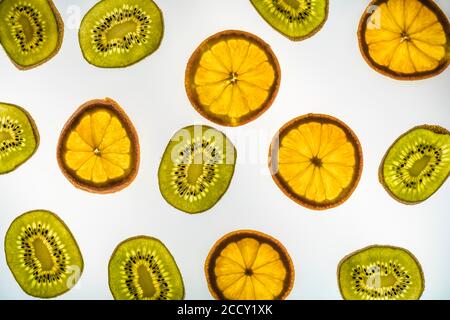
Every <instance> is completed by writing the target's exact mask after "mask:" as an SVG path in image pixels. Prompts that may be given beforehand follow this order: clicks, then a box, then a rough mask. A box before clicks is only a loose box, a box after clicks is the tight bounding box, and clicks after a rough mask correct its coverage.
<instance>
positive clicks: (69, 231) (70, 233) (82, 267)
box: [3, 209, 84, 299]
mask: <svg viewBox="0 0 450 320" xmlns="http://www.w3.org/2000/svg"><path fill="white" fill-rule="evenodd" d="M35 211H46V212H50V213H51V214H52V215H53V216H54V217H55V218H57V219H58V220H59V222H60V223H61V224H62V225H63V226H64V227H65V228H66V231H67V233H68V234H69V235H70V236H71V237H72V239H74V240H75V237H74V236H73V234H72V231H71V230H70V229H69V227H68V226H67V225H66V223H65V222H64V220H62V219H61V218H60V217H59V216H58V215H57V214H55V213H53V212H52V211H48V210H46V209H34V210H30V211H27V212H25V213H23V214H21V215H20V216H18V217H16V218H15V219H14V220H13V221H12V222H11V225H12V224H13V223H14V222H16V221H17V220H18V219H19V218H20V217H22V216H23V215H26V214H28V213H31V212H35ZM75 243H76V245H77V248H78V251H80V248H79V247H78V243H77V242H76V241H75ZM3 248H4V253H5V256H7V252H6V237H5V239H4V242H3ZM80 259H81V266H79V267H80V274H79V276H81V275H82V274H83V270H84V260H83V256H82V255H80ZM7 265H8V268H9V270H10V271H11V274H12V275H13V277H14V280H15V281H16V282H17V284H18V285H19V286H20V288H21V289H22V290H23V291H24V292H25V293H27V294H28V295H30V296H32V297H35V298H39V299H42V297H39V296H36V295H33V294H30V293H28V292H27V290H26V289H27V288H24V287H23V286H22V285H21V284H20V282H19V281H18V279H17V278H16V275H15V274H14V272H13V270H12V269H11V267H10V266H9V264H8V263H7ZM69 290H70V288H67V290H66V291H64V292H61V293H58V294H55V295H52V296H48V297H45V299H50V298H55V297H58V296H60V295H62V294H64V293H66V292H67V291H69Z"/></svg>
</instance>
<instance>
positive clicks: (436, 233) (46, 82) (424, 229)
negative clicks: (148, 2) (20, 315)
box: [0, 0, 450, 299]
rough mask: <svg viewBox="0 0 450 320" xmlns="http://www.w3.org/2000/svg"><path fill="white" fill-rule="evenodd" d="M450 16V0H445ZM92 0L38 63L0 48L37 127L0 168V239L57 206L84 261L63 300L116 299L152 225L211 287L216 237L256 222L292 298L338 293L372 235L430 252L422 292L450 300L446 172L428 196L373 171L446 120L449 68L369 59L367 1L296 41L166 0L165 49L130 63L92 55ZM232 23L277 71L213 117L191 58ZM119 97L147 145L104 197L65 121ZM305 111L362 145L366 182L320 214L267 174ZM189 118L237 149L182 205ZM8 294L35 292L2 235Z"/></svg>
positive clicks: (190, 292) (229, 14)
mask: <svg viewBox="0 0 450 320" xmlns="http://www.w3.org/2000/svg"><path fill="white" fill-rule="evenodd" d="M437 2H438V3H439V4H440V6H441V7H442V9H443V10H444V11H445V12H446V14H447V16H448V15H449V13H450V3H449V1H445V0H441V1H437ZM94 3H96V1H94V0H83V1H75V0H57V1H56V4H57V7H58V9H59V10H60V12H61V14H62V16H63V19H64V21H65V23H66V32H65V37H64V43H63V46H62V49H61V51H60V52H59V54H58V55H57V56H56V57H55V58H53V59H52V60H50V61H49V62H48V63H46V64H45V65H43V66H40V67H38V68H36V69H33V70H30V71H19V70H16V69H15V67H14V66H13V65H12V63H11V62H10V61H9V60H8V58H7V57H6V55H5V54H4V53H3V51H1V52H0V74H1V76H0V101H3V102H9V103H14V104H18V105H21V106H23V107H25V108H26V109H27V110H28V111H29V112H30V113H31V114H32V116H33V117H34V119H35V121H36V123H37V125H38V128H39V131H40V135H41V145H40V147H39V149H38V151H37V153H36V154H35V155H34V156H33V157H32V158H31V159H30V160H29V161H28V162H27V163H25V164H24V165H23V166H22V167H20V168H19V169H18V170H16V171H14V172H12V173H10V174H7V175H3V176H0V238H3V237H4V235H5V233H6V230H7V228H8V226H9V224H10V223H11V222H12V220H13V219H14V218H15V217H17V216H18V215H20V214H21V213H23V212H25V211H28V210H32V209H38V208H42V209H48V210H51V211H53V212H55V213H57V214H58V215H59V216H60V217H61V218H62V219H63V220H64V221H65V222H66V223H67V225H68V226H69V227H70V229H71V231H72V232H73V234H74V235H75V237H76V240H77V241H78V244H79V246H80V248H81V250H82V253H83V256H84V260H85V270H84V274H83V275H82V278H81V279H80V281H79V284H78V286H77V287H75V288H73V289H72V290H71V291H70V292H68V293H67V294H65V295H63V296H61V297H60V298H61V299H111V298H112V296H111V294H110V292H109V289H108V273H107V265H108V261H109V257H110V255H111V253H112V252H113V250H114V248H115V246H116V245H117V244H118V243H119V242H120V241H122V240H124V239H126V238H128V237H131V236H135V235H139V234H146V235H151V236H155V237H157V238H159V239H161V240H162V241H163V242H164V243H165V244H166V245H167V247H168V248H169V249H170V250H171V252H172V254H173V255H174V257H175V259H176V261H177V262H178V265H179V267H180V269H181V272H182V274H183V277H184V282H185V286H186V298H187V299H210V298H211V296H210V294H209V292H208V289H207V284H206V281H205V277H204V273H203V264H204V260H205V258H206V256H207V254H208V252H209V249H210V248H211V246H212V245H213V244H214V242H215V241H216V240H217V239H218V238H219V237H221V236H222V235H224V234H225V233H228V232H230V231H233V230H236V229H241V228H250V229H256V230H260V231H263V232H265V233H268V234H270V235H272V236H274V237H276V238H278V239H279V240H280V241H281V242H282V243H283V244H284V245H285V246H286V248H287V249H288V251H289V253H290V254H291V257H292V259H293V261H294V264H295V268H296V281H295V286H294V289H293V290H292V293H291V295H290V297H289V298H290V299H340V298H341V297H340V294H339V290H338V287H337V281H336V267H337V265H338V262H339V261H340V259H341V258H342V257H344V256H345V255H346V254H348V253H350V252H352V251H354V250H357V249H359V248H361V247H364V246H367V245H371V244H391V245H396V246H402V247H405V248H407V249H409V250H410V251H412V252H413V253H414V254H415V255H416V256H417V258H418V259H419V260H420V262H421V263H422V266H423V269H424V273H425V278H426V289H425V292H424V295H423V298H424V299H449V298H450V273H449V270H450V233H449V225H450V210H449V205H450V183H449V182H447V183H446V184H445V185H443V186H442V187H441V188H440V190H439V191H438V192H437V193H436V194H435V195H433V196H432V197H431V198H430V199H428V200H427V201H426V202H425V203H422V204H419V205H415V206H406V205H403V204H400V203H398V202H396V201H394V200H393V199H392V198H390V196H389V195H388V194H387V193H386V192H385V191H384V189H383V188H382V186H381V185H380V184H379V183H378V178H377V169H378V165H379V163H380V160H381V158H382V157H383V155H384V153H385V151H386V149H387V148H388V147H389V146H390V145H391V143H392V142H393V141H394V140H395V139H396V138H397V137H398V136H399V135H400V134H402V133H403V132H405V131H407V130H408V129H410V128H411V127H413V126H415V125H420V124H424V123H428V124H439V125H441V126H444V127H446V128H447V129H448V128H450V103H449V101H450V91H449V87H450V86H449V85H450V70H447V71H445V72H444V73H443V74H441V75H439V76H437V77H435V78H432V79H428V80H424V81H418V82H401V81H395V80H391V79H389V78H387V77H384V76H382V75H380V74H378V73H377V72H375V71H373V70H372V69H371V68H369V66H368V65H367V64H366V63H365V61H364V60H363V58H362V57H361V54H360V52H359V49H358V43H357V37H356V30H357V26H358V22H359V18H360V16H361V14H362V13H363V11H364V9H365V7H366V5H367V4H368V1H358V0H352V1H331V5H330V13H329V19H328V21H327V23H326V24H325V26H324V28H323V29H322V30H321V31H320V32H319V33H318V34H317V35H315V36H314V37H312V38H311V39H308V40H306V41H303V42H291V41H289V40H288V39H286V38H284V37H283V36H281V35H280V34H279V33H277V32H276V31H274V30H273V29H272V28H271V27H270V26H269V25H268V24H266V23H265V22H264V20H263V19H262V18H261V17H260V16H259V15H258V13H257V12H256V11H255V9H254V8H253V7H252V6H251V4H250V2H249V1H247V0H227V1H219V0H189V1H183V0H159V1H157V3H158V5H159V6H160V8H161V9H162V11H163V12H164V18H165V36H164V39H163V42H162V45H161V47H160V49H159V50H158V51H157V52H155V53H154V54H153V55H152V56H150V57H148V58H147V59H145V60H143V61H141V62H140V63H138V64H136V65H134V66H131V67H129V68H125V69H118V70H112V69H111V70H109V69H99V68H95V67H93V66H91V65H89V64H88V63H87V62H86V61H85V60H84V59H83V57H82V55H81V52H80V49H79V47H78V39H77V32H78V31H77V29H76V28H77V26H78V24H79V19H78V18H77V15H76V14H75V16H74V15H73V13H74V12H75V13H76V11H77V10H79V12H80V15H81V16H83V15H84V13H85V12H87V10H88V9H89V8H90V7H91V6H92V5H93V4H94ZM225 29H242V30H245V31H249V32H252V33H254V34H256V35H258V36H260V37H261V38H263V39H264V40H265V41H266V42H268V43H269V44H270V45H271V46H272V48H273V50H274V52H275V54H276V55H277V56H278V59H279V61H280V65H281V70H282V81H281V87H280V91H279V93H278V96H277V98H276V99H275V102H274V104H273V105H272V107H271V108H270V109H269V110H268V111H267V112H266V113H265V114H264V115H263V116H261V117H260V118H258V119H257V120H255V121H253V122H251V123H249V124H247V125H245V126H243V127H239V128H231V129H227V128H223V127H220V126H217V125H215V124H212V123H209V122H208V121H207V120H206V119H204V118H202V117H201V116H200V115H199V114H197V112H196V111H195V110H194V109H193V108H192V107H191V105H190V104H189V101H188V99H187V97H186V94H185V90H184V71H185V66H186V62H187V60H188V58H189V56H190V55H191V53H192V52H193V51H194V49H195V48H196V47H197V45H198V44H199V43H200V42H201V41H202V40H203V39H205V38H206V37H208V36H210V35H212V34H214V33H216V32H218V31H222V30H225ZM103 97H111V98H113V99H115V100H116V101H117V102H119V104H121V105H122V107H123V108H124V109H125V110H126V112H127V113H128V115H129V116H130V118H131V119H132V121H133V122H134V124H135V126H136V129H137V131H138V134H139V139H140V144H141V167H140V170H139V174H138V176H137V178H136V180H135V181H134V183H133V184H131V186H129V187H128V188H127V189H125V190H123V191H121V192H119V193H117V194H111V195H95V194H90V193H87V192H84V191H81V190H78V189H76V188H74V187H73V186H72V185H71V184H70V183H69V182H68V181H67V180H66V178H65V177H64V176H63V175H62V173H61V172H60V170H59V168H58V165H57V162H56V144H57V140H58V136H59V133H60V131H61V129H62V127H63V125H64V123H65V122H66V120H67V119H68V118H69V117H70V115H71V114H72V113H73V112H74V111H75V109H76V108H78V106H80V105H81V104H83V103H84V102H85V101H87V100H90V99H93V98H103ZM309 112H316V113H326V114H330V115H333V116H336V117H338V118H340V119H341V120H343V121H344V122H345V123H347V124H348V125H349V126H350V127H351V128H352V129H353V130H354V131H355V133H356V134H357V135H358V137H359V139H360V141H361V144H362V148H363V152H364V170H363V174H362V178H361V181H360V183H359V186H358V187H357V189H356V191H355V192H354V193H353V195H352V196H351V197H350V199H349V200H348V201H347V202H345V203H344V204H342V205H341V206H339V207H337V208H334V209H331V210H327V211H324V212H315V211H312V210H308V209H306V208H303V207H301V206H299V205H297V204H296V203H294V202H293V201H291V200H290V199H288V198H287V197H286V196H285V195H284V194H283V193H282V192H281V191H280V190H279V189H278V188H277V186H276V185H275V183H274V182H273V181H272V179H271V177H270V175H269V174H268V168H267V164H266V160H267V159H266V158H267V151H268V148H269V144H270V140H271V138H272V136H273V135H274V134H275V132H276V131H277V129H279V128H280V127H281V126H282V125H283V124H284V123H285V122H287V121H289V120H290V119H292V118H294V117H296V116H299V115H302V114H305V113H309ZM193 123H199V124H209V125H213V126H214V127H216V128H219V129H222V130H225V132H227V134H229V137H230V138H231V139H232V141H233V142H234V143H235V144H236V146H237V149H238V159H239V161H240V163H239V165H238V166H237V168H236V171H235V175H234V178H233V181H232V183H231V185H230V188H229V190H228V191H227V193H226V194H225V196H224V197H223V198H222V200H221V201H220V202H219V203H218V204H217V205H216V206H215V207H214V208H213V209H211V210H209V211H208V212H206V213H203V214H199V215H192V216H190V215H187V214H184V213H182V212H180V211H177V210H176V209H174V208H172V207H171V206H170V205H168V204H167V203H166V202H165V201H164V199H163V198H162V197H161V195H160V193H159V190H158V181H157V170H158V165H159V161H160V157H161V155H162V153H163V151H164V149H165V146H166V144H167V142H168V140H169V139H170V137H171V135H172V134H173V133H174V132H175V131H176V130H178V129H180V128H181V127H183V126H186V125H190V124H193ZM0 298H3V299H26V298H29V297H28V296H27V295H26V294H25V293H24V292H23V291H22V290H21V289H20V288H19V286H18V285H17V283H16V282H15V281H14V279H13V277H12V274H11V273H10V271H9V269H8V267H7V265H6V262H5V257H4V250H3V240H2V241H0Z"/></svg>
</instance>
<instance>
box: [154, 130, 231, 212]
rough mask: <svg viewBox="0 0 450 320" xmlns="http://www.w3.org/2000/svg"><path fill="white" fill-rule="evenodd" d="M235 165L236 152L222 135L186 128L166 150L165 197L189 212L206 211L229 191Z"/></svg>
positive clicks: (161, 178) (161, 169) (163, 164)
mask: <svg viewBox="0 0 450 320" xmlns="http://www.w3.org/2000/svg"><path fill="white" fill-rule="evenodd" d="M235 163H236V149H235V147H234V145H233V144H232V142H231V141H230V140H229V139H228V138H227V137H226V136H225V135H224V134H223V133H222V132H220V131H217V130H215V129H214V128H211V127H208V126H202V125H193V126H189V127H185V128H183V129H181V130H179V131H178V132H176V133H175V134H174V136H173V137H172V139H171V140H170V142H169V144H168V145H167V147H166V150H165V151H164V154H163V157H162V160H161V163H160V166H159V170H158V180H159V188H160V191H161V194H162V196H163V197H164V199H165V200H166V201H167V202H168V203H169V204H170V205H172V206H173V207H175V208H177V209H179V210H181V211H184V212H186V213H200V212H203V211H206V210H208V209H210V208H211V207H213V206H214V205H215V204H216V203H217V202H218V201H219V200H220V198H221V197H222V196H223V195H224V193H225V192H226V191H227V189H228V187H229V185H230V183H231V179H232V178H233V174H234V167H235Z"/></svg>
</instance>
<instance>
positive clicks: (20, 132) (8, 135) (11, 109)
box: [0, 102, 39, 174]
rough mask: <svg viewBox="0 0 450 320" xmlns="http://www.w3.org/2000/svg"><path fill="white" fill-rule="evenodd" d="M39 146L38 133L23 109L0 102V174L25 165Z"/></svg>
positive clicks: (32, 121)
mask: <svg viewBox="0 0 450 320" xmlns="http://www.w3.org/2000/svg"><path fill="white" fill-rule="evenodd" d="M38 146H39V132H38V130H37V127H36V124H35V123H34V120H33V118H32V117H31V115H30V114H29V113H28V112H27V111H26V110H25V109H23V108H21V107H19V106H16V105H12V104H9V103H1V102H0V174H4V173H8V172H11V171H14V170H15V169H17V168H18V167H19V166H20V165H22V164H23V163H25V162H26V161H27V160H28V159H30V158H31V156H32V155H33V154H34V153H35V152H36V150H37V148H38Z"/></svg>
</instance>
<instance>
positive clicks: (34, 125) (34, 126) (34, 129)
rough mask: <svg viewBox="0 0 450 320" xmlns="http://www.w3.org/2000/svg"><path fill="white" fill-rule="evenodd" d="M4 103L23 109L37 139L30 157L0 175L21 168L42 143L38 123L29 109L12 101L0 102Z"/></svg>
mask: <svg viewBox="0 0 450 320" xmlns="http://www.w3.org/2000/svg"><path fill="white" fill-rule="evenodd" d="M2 103H3V104H6V105H11V106H13V107H15V108H17V109H19V110H20V111H22V112H23V113H24V114H25V115H26V116H27V118H28V121H29V122H30V125H31V128H32V129H33V135H34V137H35V140H36V147H35V148H34V151H33V153H32V154H31V155H30V156H29V157H28V159H27V160H26V161H24V162H22V163H20V164H19V165H17V166H16V167H14V168H13V169H11V170H9V171H6V172H1V173H0V175H2V174H7V173H10V172H12V171H14V170H16V169H17V168H19V167H20V166H21V165H23V164H24V163H25V162H27V161H28V160H29V159H30V158H31V157H32V156H33V155H34V154H35V153H36V151H37V149H38V148H39V143H40V136H39V130H38V128H37V126H36V123H35V122H34V119H33V117H32V116H31V114H30V113H29V112H28V111H27V110H25V109H24V108H22V107H20V106H18V105H15V104H11V103H5V102H0V104H2Z"/></svg>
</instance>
